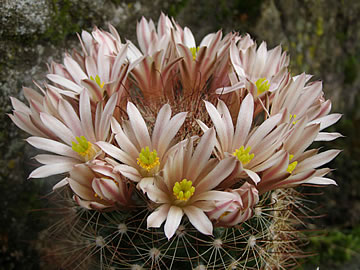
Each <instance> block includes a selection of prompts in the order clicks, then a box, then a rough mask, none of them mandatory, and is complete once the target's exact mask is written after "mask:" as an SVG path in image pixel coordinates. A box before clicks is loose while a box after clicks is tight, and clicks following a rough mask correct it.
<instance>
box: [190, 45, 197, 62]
mask: <svg viewBox="0 0 360 270" xmlns="http://www.w3.org/2000/svg"><path fill="white" fill-rule="evenodd" d="M189 49H190V52H191V54H192V56H193V60H195V59H196V54H197V52H198V51H199V49H200V48H199V47H196V48H195V47H191V48H189Z"/></svg>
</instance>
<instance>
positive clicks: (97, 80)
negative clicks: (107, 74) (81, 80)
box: [90, 75, 105, 88]
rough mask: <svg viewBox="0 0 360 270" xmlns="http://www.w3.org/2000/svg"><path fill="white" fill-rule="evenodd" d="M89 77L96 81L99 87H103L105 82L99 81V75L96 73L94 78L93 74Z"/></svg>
mask: <svg viewBox="0 0 360 270" xmlns="http://www.w3.org/2000/svg"><path fill="white" fill-rule="evenodd" d="M90 79H91V80H93V81H94V82H96V83H97V85H98V86H100V88H103V87H104V84H105V82H101V80H100V77H99V75H96V76H95V79H94V77H93V76H90Z"/></svg>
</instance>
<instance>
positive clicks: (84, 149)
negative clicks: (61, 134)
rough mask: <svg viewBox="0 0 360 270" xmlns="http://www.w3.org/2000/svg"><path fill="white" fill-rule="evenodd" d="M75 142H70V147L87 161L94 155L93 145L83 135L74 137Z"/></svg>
mask: <svg viewBox="0 0 360 270" xmlns="http://www.w3.org/2000/svg"><path fill="white" fill-rule="evenodd" d="M75 139H76V140H77V143H76V142H72V147H71V148H72V149H73V150H74V151H75V152H76V153H78V154H79V155H80V156H82V157H84V158H85V160H86V161H89V160H90V159H92V158H93V157H94V156H95V155H96V149H95V148H94V146H93V145H92V144H91V143H90V142H89V141H88V140H87V139H86V138H85V136H81V137H75Z"/></svg>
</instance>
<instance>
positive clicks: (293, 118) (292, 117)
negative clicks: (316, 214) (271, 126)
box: [290, 114, 297, 125]
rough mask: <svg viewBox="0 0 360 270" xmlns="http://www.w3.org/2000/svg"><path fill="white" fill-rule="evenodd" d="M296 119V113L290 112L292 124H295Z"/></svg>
mask: <svg viewBox="0 0 360 270" xmlns="http://www.w3.org/2000/svg"><path fill="white" fill-rule="evenodd" d="M295 119H296V114H290V121H291V120H292V124H293V125H295V124H296V122H297V120H295Z"/></svg>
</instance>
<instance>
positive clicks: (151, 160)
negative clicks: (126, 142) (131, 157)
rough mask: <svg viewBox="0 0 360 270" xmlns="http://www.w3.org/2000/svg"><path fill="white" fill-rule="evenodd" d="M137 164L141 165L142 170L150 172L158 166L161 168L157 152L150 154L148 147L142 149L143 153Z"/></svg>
mask: <svg viewBox="0 0 360 270" xmlns="http://www.w3.org/2000/svg"><path fill="white" fill-rule="evenodd" d="M137 164H139V166H140V167H141V168H143V169H145V170H147V171H148V172H149V171H150V170H151V169H153V168H155V167H156V166H159V165H160V161H159V157H158V156H157V153H156V150H155V149H154V150H153V151H152V152H150V149H149V147H148V146H146V147H145V149H144V148H141V152H140V154H139V157H138V158H137Z"/></svg>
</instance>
